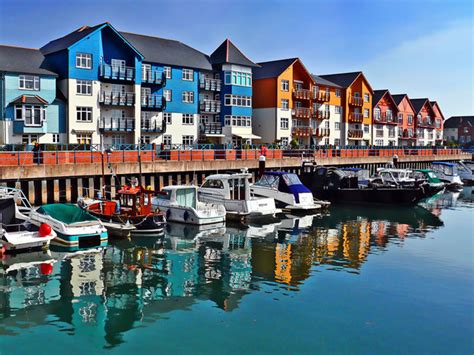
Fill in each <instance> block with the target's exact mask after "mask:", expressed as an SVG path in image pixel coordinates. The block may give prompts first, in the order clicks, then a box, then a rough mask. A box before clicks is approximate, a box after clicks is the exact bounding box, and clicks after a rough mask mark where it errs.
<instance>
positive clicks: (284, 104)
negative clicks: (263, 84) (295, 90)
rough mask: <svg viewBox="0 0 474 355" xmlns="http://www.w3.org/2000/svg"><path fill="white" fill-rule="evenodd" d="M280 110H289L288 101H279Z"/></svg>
mask: <svg viewBox="0 0 474 355" xmlns="http://www.w3.org/2000/svg"><path fill="white" fill-rule="evenodd" d="M281 109H282V110H289V109H290V100H288V99H281Z"/></svg>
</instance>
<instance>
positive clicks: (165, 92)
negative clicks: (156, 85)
mask: <svg viewBox="0 0 474 355" xmlns="http://www.w3.org/2000/svg"><path fill="white" fill-rule="evenodd" d="M163 97H164V98H165V101H167V102H170V101H171V99H172V92H171V90H170V89H166V90H163Z"/></svg>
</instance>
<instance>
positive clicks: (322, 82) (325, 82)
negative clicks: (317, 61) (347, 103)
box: [311, 74, 341, 88]
mask: <svg viewBox="0 0 474 355" xmlns="http://www.w3.org/2000/svg"><path fill="white" fill-rule="evenodd" d="M311 76H312V77H313V79H314V81H315V82H316V84H319V85H325V86H332V87H335V88H340V87H341V86H340V85H337V84H336V83H333V82H332V81H329V80H327V79H324V78H322V77H320V76H318V75H315V74H311Z"/></svg>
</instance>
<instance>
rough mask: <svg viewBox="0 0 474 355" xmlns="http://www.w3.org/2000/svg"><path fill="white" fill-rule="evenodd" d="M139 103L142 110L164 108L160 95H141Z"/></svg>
mask: <svg viewBox="0 0 474 355" xmlns="http://www.w3.org/2000/svg"><path fill="white" fill-rule="evenodd" d="M141 101H142V102H141V104H142V107H143V108H148V109H157V110H160V109H163V108H164V106H165V101H164V98H163V96H162V95H143V96H142V100H141Z"/></svg>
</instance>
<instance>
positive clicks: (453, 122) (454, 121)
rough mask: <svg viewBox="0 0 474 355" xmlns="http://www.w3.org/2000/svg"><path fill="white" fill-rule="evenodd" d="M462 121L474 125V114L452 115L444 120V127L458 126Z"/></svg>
mask: <svg viewBox="0 0 474 355" xmlns="http://www.w3.org/2000/svg"><path fill="white" fill-rule="evenodd" d="M462 123H467V124H468V125H470V126H473V127H474V116H451V117H449V118H448V119H447V120H446V121H444V128H458V127H459V126H461V124H462Z"/></svg>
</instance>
